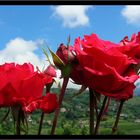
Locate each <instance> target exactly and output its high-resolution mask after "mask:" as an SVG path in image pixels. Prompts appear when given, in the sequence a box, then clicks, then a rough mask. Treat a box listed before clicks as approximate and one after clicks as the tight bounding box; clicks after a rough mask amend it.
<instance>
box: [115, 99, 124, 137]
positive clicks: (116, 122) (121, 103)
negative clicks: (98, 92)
mask: <svg viewBox="0 0 140 140" xmlns="http://www.w3.org/2000/svg"><path fill="white" fill-rule="evenodd" d="M123 104H124V100H122V101H121V102H120V106H119V109H118V112H117V116H116V121H115V123H114V126H113V128H112V134H114V133H115V132H116V131H117V127H118V123H119V118H120V114H121V111H122V108H123Z"/></svg>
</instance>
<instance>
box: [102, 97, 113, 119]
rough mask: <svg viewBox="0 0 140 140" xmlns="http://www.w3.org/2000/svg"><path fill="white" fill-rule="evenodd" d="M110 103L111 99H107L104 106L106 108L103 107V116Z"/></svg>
mask: <svg viewBox="0 0 140 140" xmlns="http://www.w3.org/2000/svg"><path fill="white" fill-rule="evenodd" d="M110 101H111V98H110V97H108V100H107V104H106V107H105V109H104V112H103V115H105V114H106V113H107V112H108V107H109V104H110ZM102 117H103V116H102Z"/></svg>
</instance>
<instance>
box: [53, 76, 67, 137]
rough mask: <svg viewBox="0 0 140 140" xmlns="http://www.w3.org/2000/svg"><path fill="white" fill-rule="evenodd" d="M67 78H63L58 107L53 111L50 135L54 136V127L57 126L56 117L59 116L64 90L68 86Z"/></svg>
mask: <svg viewBox="0 0 140 140" xmlns="http://www.w3.org/2000/svg"><path fill="white" fill-rule="evenodd" d="M68 81H69V78H67V77H66V78H64V80H63V85H62V89H61V93H60V95H59V101H58V107H57V108H56V111H55V115H54V120H53V125H52V129H51V135H54V133H55V129H56V125H57V121H58V116H59V112H60V107H61V104H62V101H63V98H64V94H65V90H66V87H67V84H68Z"/></svg>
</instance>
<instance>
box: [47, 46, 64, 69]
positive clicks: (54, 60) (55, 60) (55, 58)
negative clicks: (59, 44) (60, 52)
mask: <svg viewBox="0 0 140 140" xmlns="http://www.w3.org/2000/svg"><path fill="white" fill-rule="evenodd" d="M48 49H49V51H50V53H51V55H52V58H53V62H54V64H57V66H58V67H59V68H61V67H63V66H65V64H64V63H63V61H62V60H61V59H60V58H59V57H58V56H57V55H56V54H55V53H54V52H53V51H52V50H51V49H50V48H48Z"/></svg>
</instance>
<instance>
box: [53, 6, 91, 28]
mask: <svg viewBox="0 0 140 140" xmlns="http://www.w3.org/2000/svg"><path fill="white" fill-rule="evenodd" d="M91 7H92V6H81V5H65V6H55V7H53V9H54V15H55V16H56V17H59V18H61V19H62V20H63V26H65V27H70V28H74V27H77V26H85V25H88V24H89V17H88V15H87V14H86V11H87V10H88V9H89V8H91Z"/></svg>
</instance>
